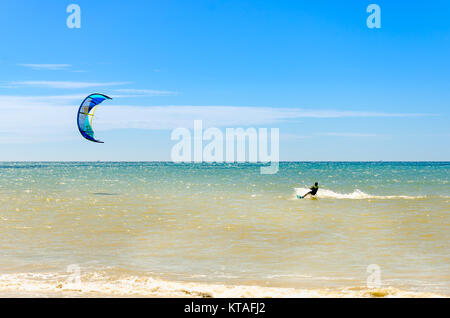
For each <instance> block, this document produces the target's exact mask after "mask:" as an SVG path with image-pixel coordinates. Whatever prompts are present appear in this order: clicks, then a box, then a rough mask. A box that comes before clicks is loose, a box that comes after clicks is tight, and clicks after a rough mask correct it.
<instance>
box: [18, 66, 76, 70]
mask: <svg viewBox="0 0 450 318" xmlns="http://www.w3.org/2000/svg"><path fill="white" fill-rule="evenodd" d="M18 65H19V66H23V67H28V68H31V69H33V70H49V71H60V70H65V69H67V68H69V67H71V66H72V65H71V64H18Z"/></svg>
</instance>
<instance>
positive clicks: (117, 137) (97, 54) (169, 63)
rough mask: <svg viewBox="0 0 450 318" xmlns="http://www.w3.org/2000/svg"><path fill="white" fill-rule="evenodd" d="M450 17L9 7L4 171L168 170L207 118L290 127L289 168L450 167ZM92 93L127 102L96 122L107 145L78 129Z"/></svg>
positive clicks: (310, 5)
mask: <svg viewBox="0 0 450 318" xmlns="http://www.w3.org/2000/svg"><path fill="white" fill-rule="evenodd" d="M71 3H76V4H78V5H79V6H80V7H81V28H80V29H69V28H68V27H67V26H66V19H67V17H68V15H69V14H68V13H66V7H67V6H68V5H69V4H71ZM371 3H376V4H378V5H379V6H380V8H381V26H382V27H381V29H369V28H368V27H367V25H366V19H367V17H368V16H369V13H367V12H366V8H367V6H368V5H369V4H371ZM449 14H450V2H448V1H433V2H432V3H431V2H429V1H372V2H371V1H356V0H355V1H243V0H240V1H238V0H236V1H213V0H210V1H201V0H199V1H182V0H179V1H170V0H166V1H132V0H131V1H126V2H124V1H110V0H109V1H106V0H105V1H100V0H97V1H81V0H72V1H63V0H60V1H50V0H41V1H28V0H27V1H22V0H14V1H9V0H4V1H2V2H1V3H0V38H1V39H2V44H1V49H0V148H1V149H2V151H1V152H0V160H1V161H7V160H21V161H23V160H145V161H147V160H148V161H150V160H170V150H171V148H172V146H173V145H174V144H175V142H174V141H171V140H170V134H171V131H172V130H173V129H174V128H176V127H180V126H182V127H188V126H189V125H190V123H192V121H193V120H194V119H202V120H203V121H204V125H207V126H216V127H219V128H221V129H223V130H225V128H226V127H267V128H272V127H273V128H279V129H280V159H281V160H450V128H449V127H450V125H449V115H450V76H449V74H450V60H449V56H450V20H449V19H448V17H449ZM93 92H101V93H104V94H107V95H110V96H112V97H113V100H112V101H107V102H105V103H104V104H102V106H101V107H99V109H98V111H97V113H96V114H97V118H96V119H95V130H96V136H97V137H98V138H99V139H101V140H103V141H105V144H102V145H99V144H94V143H90V142H88V141H86V140H84V139H82V138H81V136H80V135H79V133H78V130H77V127H76V121H75V118H76V111H77V109H78V106H79V104H80V102H81V101H82V99H83V97H85V96H87V95H88V94H90V93H93Z"/></svg>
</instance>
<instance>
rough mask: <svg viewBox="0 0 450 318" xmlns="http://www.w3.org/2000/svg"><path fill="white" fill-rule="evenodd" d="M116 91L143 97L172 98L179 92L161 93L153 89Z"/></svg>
mask: <svg viewBox="0 0 450 318" xmlns="http://www.w3.org/2000/svg"><path fill="white" fill-rule="evenodd" d="M114 91H116V92H119V93H127V94H136V95H142V96H170V95H177V94H178V93H177V92H172V91H160V90H153V89H133V88H123V89H115V90H114Z"/></svg>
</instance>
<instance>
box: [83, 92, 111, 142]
mask: <svg viewBox="0 0 450 318" xmlns="http://www.w3.org/2000/svg"><path fill="white" fill-rule="evenodd" d="M105 99H112V98H111V97H108V96H106V95H103V94H98V93H95V94H91V95H89V96H88V97H86V98H85V99H84V101H83V102H82V103H81V106H80V108H79V109H78V114H77V117H78V129H79V130H80V133H81V135H82V136H83V137H84V138H86V139H87V140H90V141H93V142H98V143H103V141H100V140H97V139H95V138H94V130H93V129H92V118H94V112H95V109H96V108H97V106H98V105H100V104H101V103H102V102H103V101H104V100H105Z"/></svg>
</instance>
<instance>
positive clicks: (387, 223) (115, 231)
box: [0, 162, 450, 297]
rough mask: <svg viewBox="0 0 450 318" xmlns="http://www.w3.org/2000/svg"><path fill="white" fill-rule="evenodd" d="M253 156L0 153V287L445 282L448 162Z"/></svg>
mask: <svg viewBox="0 0 450 318" xmlns="http://www.w3.org/2000/svg"><path fill="white" fill-rule="evenodd" d="M260 167H261V165H258V164H173V163H157V162H155V163H127V162H118V163H103V162H97V163H77V162H72V163H11V162H8V163H0V230H1V233H2V235H1V237H0V251H1V254H0V294H3V295H13V296H14V295H58V296H64V295H74V294H75V295H94V296H95V295H106V296H115V295H117V296H123V295H140V296H155V295H156V296H178V295H181V296H202V295H207V296H227V297H228V296H235V297H239V296H248V297H252V296H274V297H277V296H279V297H281V296H298V295H301V296H332V297H334V296H344V297H345V296H371V295H372V296H373V295H378V296H423V295H431V296H433V295H444V296H449V295H450V257H449V255H450V253H449V252H450V247H449V243H448V242H449V239H450V234H449V233H450V231H449V229H450V227H449V226H450V216H449V201H450V187H449V183H448V182H449V176H450V163H449V162H439V163H432V162H420V163H414V162H373V163H359V162H354V163H346V162H342V163H339V162H283V163H280V170H279V172H278V173H277V174H275V175H261V174H260ZM315 181H318V182H319V185H320V190H319V192H318V195H317V198H308V199H304V200H298V199H296V194H304V193H305V192H306V191H307V188H308V187H309V186H311V185H312V184H313V183H314V182H315ZM371 264H376V265H377V266H378V268H379V269H380V283H381V285H380V286H377V287H376V288H375V289H372V288H368V287H367V284H366V281H367V278H368V276H369V275H370V273H368V272H367V267H368V266H369V265H371ZM70 265H75V266H77V268H79V270H80V285H77V287H76V288H72V287H73V286H72V285H70V284H69V283H68V281H69V280H70V277H71V275H72V271H71V270H70V269H69V271H68V268H67V266H70ZM71 268H73V267H71ZM71 286H72V287H71Z"/></svg>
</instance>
